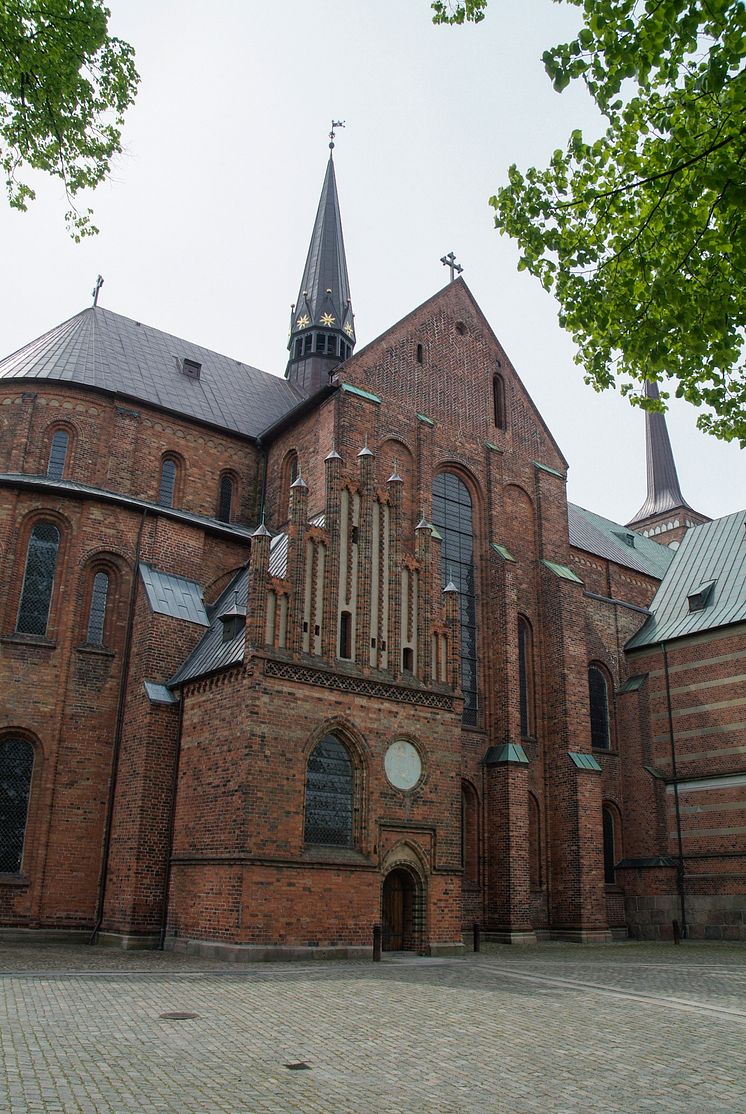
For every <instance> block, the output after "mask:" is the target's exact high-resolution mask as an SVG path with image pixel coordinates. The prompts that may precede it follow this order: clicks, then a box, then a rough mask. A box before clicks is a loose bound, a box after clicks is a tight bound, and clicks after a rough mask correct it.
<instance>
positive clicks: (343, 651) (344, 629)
mask: <svg viewBox="0 0 746 1114" xmlns="http://www.w3.org/2000/svg"><path fill="white" fill-rule="evenodd" d="M339 656H340V657H341V658H346V659H347V660H348V661H349V660H350V658H351V657H352V612H350V611H343V612H342V613H341V614H340V616H339Z"/></svg>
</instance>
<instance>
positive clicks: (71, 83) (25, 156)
mask: <svg viewBox="0 0 746 1114" xmlns="http://www.w3.org/2000/svg"><path fill="white" fill-rule="evenodd" d="M109 15H110V12H109V10H108V9H107V8H105V7H104V6H103V3H102V0H0V166H2V170H3V173H4V174H5V184H6V188H7V194H8V200H9V202H10V204H11V206H12V207H13V208H16V209H23V210H25V209H26V207H27V205H28V202H29V201H32V200H33V199H34V196H35V194H34V190H33V189H32V188H31V186H30V185H29V184H28V182H27V181H25V180H24V178H25V177H26V174H27V172H28V169H29V168H31V169H33V170H42V171H46V172H47V173H49V174H52V175H54V176H56V177H58V178H61V179H62V181H63V183H64V186H65V191H66V194H67V198H68V200H69V202H70V211H69V212H68V213H67V214H66V218H67V222H68V228H69V229H70V232H71V234H72V235H73V237H74V238H75V239H76V240H79V239H80V237H81V236H87V235H91V234H92V233H94V232H96V231H97V230H96V228H95V227H94V226H93V224H92V223H91V211H90V210H87V211H85V212H82V213H81V212H79V211H78V210H77V209H76V208H75V205H74V203H73V198H74V197H75V195H76V194H77V193H78V192H79V191H80V190H83V189H85V188H88V187H92V186H96V185H98V183H99V182H101V181H103V179H104V178H105V177H106V176H107V174H108V172H109V168H110V165H111V160H112V158H113V157H114V155H116V154H118V153H119V152H121V149H122V148H121V126H122V123H123V117H124V112H125V110H126V109H127V108H128V106H129V105H130V104H131V103H132V101H133V100H134V98H135V93H136V91H137V85H138V82H139V80H140V79H139V77H138V74H137V70H136V69H135V64H134V50H133V48H132V47H131V46H130V45H129V44H128V43H126V42H123V41H122V40H121V39H117V38H113V37H110V36H109V35H108V19H109Z"/></svg>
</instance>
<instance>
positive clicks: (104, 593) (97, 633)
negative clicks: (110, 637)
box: [86, 572, 109, 646]
mask: <svg viewBox="0 0 746 1114" xmlns="http://www.w3.org/2000/svg"><path fill="white" fill-rule="evenodd" d="M108 596H109V576H108V573H105V572H97V573H96V575H95V576H94V578H93V587H92V588H91V605H90V608H89V609H88V632H87V634H86V642H87V643H88V644H89V645H90V646H103V644H104V628H105V626H106V601H107V599H108Z"/></svg>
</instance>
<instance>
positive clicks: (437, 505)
mask: <svg viewBox="0 0 746 1114" xmlns="http://www.w3.org/2000/svg"><path fill="white" fill-rule="evenodd" d="M433 524H434V525H435V526H437V528H438V530H439V532H440V534H441V536H442V538H443V544H442V546H441V566H442V568H441V571H442V576H443V583H444V584H446V583H447V582H448V581H449V580H452V581H453V582H454V583H455V585H456V587H457V588H458V590H459V593H460V595H459V603H460V607H461V616H460V617H461V690H462V692H463V695H464V714H463V722H464V723H465V724H469V725H471V726H476V724H477V707H478V701H477V676H478V673H477V600H476V588H475V581H476V577H475V572H474V528H473V524H472V506H471V496H470V495H469V491H468V489H467V487H466V484H464V483H463V482H462V481H461V480H460V479H459V478H458V476H455V475H453V473H452V472H442V473H441V474H440V475H439V476H436V477H435V481H434V483H433Z"/></svg>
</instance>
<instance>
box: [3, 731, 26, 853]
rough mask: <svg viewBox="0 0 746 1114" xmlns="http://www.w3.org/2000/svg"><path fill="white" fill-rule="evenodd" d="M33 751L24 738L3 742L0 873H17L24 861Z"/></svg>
mask: <svg viewBox="0 0 746 1114" xmlns="http://www.w3.org/2000/svg"><path fill="white" fill-rule="evenodd" d="M33 768H34V748H33V747H32V746H31V743H28V742H26V740H25V739H0V873H3V874H18V873H19V871H20V869H21V863H22V862H23V841H24V838H25V836H26V818H27V816H28V803H29V794H30V792H31V773H32V771H33Z"/></svg>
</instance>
